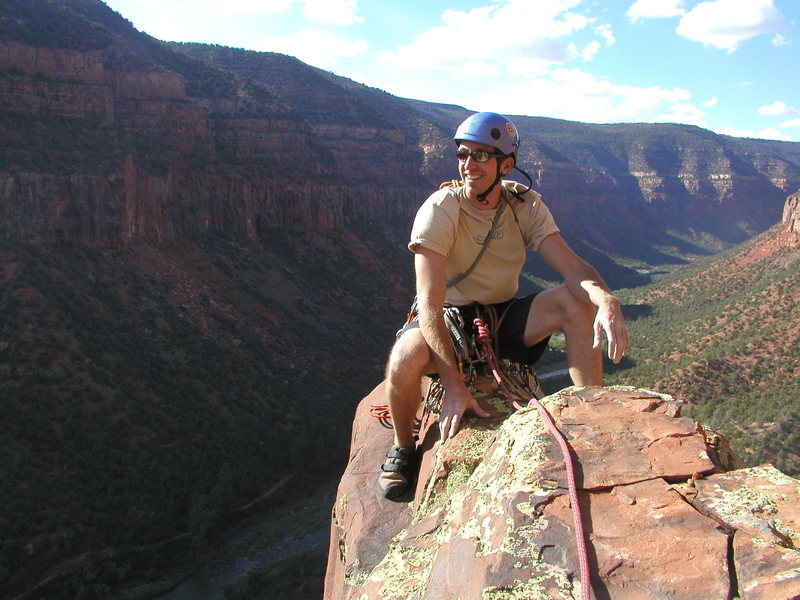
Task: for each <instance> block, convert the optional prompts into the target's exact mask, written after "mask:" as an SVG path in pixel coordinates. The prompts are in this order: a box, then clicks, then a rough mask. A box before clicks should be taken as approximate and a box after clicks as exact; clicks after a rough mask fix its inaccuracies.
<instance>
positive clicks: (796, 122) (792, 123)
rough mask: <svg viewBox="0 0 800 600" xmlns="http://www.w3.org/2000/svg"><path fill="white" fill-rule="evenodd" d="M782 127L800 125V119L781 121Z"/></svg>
mask: <svg viewBox="0 0 800 600" xmlns="http://www.w3.org/2000/svg"><path fill="white" fill-rule="evenodd" d="M781 127H800V119H790V120H789V121H784V122H783V123H781Z"/></svg>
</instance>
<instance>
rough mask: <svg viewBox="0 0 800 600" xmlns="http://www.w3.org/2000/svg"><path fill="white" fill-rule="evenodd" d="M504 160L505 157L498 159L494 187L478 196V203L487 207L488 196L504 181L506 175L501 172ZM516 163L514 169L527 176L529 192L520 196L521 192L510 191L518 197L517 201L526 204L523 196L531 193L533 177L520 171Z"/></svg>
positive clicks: (491, 186)
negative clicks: (501, 162)
mask: <svg viewBox="0 0 800 600" xmlns="http://www.w3.org/2000/svg"><path fill="white" fill-rule="evenodd" d="M503 158H505V157H500V158H498V159H497V177H495V178H494V182H493V183H492V185H490V186H489V187H488V188H487V189H486V191H485V192H483V193H481V194H478V202H480V203H481V204H484V205H485V204H489V201H488V200H487V199H486V196H488V195H489V194H491V193H492V190H493V189H494V188H495V186H496V185H497V184H498V183H500V181H501V180H502V179H503V175H504V173H502V172H501V171H500V161H502V160H503ZM514 163H515V164H514V167H513V168H514V169H516V170H517V171H519V172H520V173H522V174H523V175H524V176H525V178H526V179H527V180H528V189H527V190H525V191H524V192H522V194H520V193H519V192H516V191H514V190H510V191H511V193H512V194H513V195H514V196H516V197H517V199H518V200H520V201H521V202H524V201H525V199H524V198H523V197H522V195H523V194H525V193H526V192H528V191H530V189H531V188H532V187H533V180H532V179H531V176H530V175H528V174H527V173H526V172H525V171H523V170H522V169H520V168H519V167H518V166H517V165H516V161H514Z"/></svg>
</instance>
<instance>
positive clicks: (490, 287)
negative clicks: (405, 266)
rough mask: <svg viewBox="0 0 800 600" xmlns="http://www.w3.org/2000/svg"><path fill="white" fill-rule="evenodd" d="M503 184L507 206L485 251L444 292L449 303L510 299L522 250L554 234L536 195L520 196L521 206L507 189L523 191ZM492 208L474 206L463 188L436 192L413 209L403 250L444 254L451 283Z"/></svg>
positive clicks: (477, 243)
mask: <svg viewBox="0 0 800 600" xmlns="http://www.w3.org/2000/svg"><path fill="white" fill-rule="evenodd" d="M502 186H503V189H502V198H503V200H504V201H505V202H506V203H507V204H506V206H505V207H504V208H503V212H502V213H501V215H500V221H499V223H498V225H497V228H496V230H495V232H494V234H493V237H492V240H491V241H490V242H489V247H488V248H487V250H486V252H485V253H484V255H483V256H482V257H481V259H480V261H479V262H478V264H477V265H476V266H475V269H474V270H473V271H472V273H470V274H469V276H468V277H467V278H466V279H464V280H462V281H461V282H460V283H458V284H456V285H455V286H453V287H450V288H448V289H447V294H446V297H445V302H447V303H448V304H452V305H454V306H463V305H465V304H470V303H472V302H480V303H481V304H494V303H496V302H504V301H505V300H510V299H511V298H513V297H514V294H516V292H517V289H518V288H519V275H520V272H521V271H522V266H523V265H524V264H525V249H526V248H532V249H533V250H538V248H539V244H541V242H542V240H543V239H544V238H546V237H547V236H548V235H552V234H553V233H557V232H558V231H559V229H558V227H557V226H556V224H555V221H554V220H553V217H552V215H551V214H550V210H549V209H548V208H547V206H545V205H544V203H543V202H542V198H541V195H539V194H538V193H536V192H534V191H532V190H531V191H528V192H527V193H526V194H524V196H523V197H524V198H525V202H520V201H519V200H518V199H517V198H515V197H514V196H513V195H512V194H511V193H510V192H509V191H508V189H507V188H513V189H514V190H516V191H517V192H518V193H522V192H523V191H524V190H526V189H527V188H526V186H524V185H522V184H519V183H517V182H515V181H503V183H502ZM495 210H497V209H494V210H479V209H477V208H475V207H474V206H473V205H472V203H471V202H470V201H469V199H467V197H466V195H465V194H464V188H463V187H457V188H444V189H441V190H439V191H438V192H435V193H434V194H432V195H431V196H430V197H429V198H428V199H427V200H426V201H425V203H424V204H423V205H422V206H421V207H420V209H419V210H418V211H417V216H416V218H415V219H414V225H413V227H412V228H411V241H410V242H409V244H408V247H409V249H410V250H412V251H414V250H415V249H416V248H417V247H419V246H422V247H424V248H428V249H430V250H433V251H434V252H438V253H439V254H443V255H444V256H446V257H447V281H450V280H451V279H453V278H455V277H458V276H459V275H461V274H462V273H464V272H465V271H466V270H467V269H468V268H469V266H470V265H471V264H472V262H473V261H474V260H475V257H476V256H477V255H478V253H479V252H480V250H481V246H482V245H483V240H484V239H485V237H486V234H487V233H489V230H490V228H491V226H492V219H494V216H495ZM515 214H516V218H515ZM517 221H519V223H518V222H517Z"/></svg>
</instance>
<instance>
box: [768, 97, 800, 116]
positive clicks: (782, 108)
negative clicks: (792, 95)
mask: <svg viewBox="0 0 800 600" xmlns="http://www.w3.org/2000/svg"><path fill="white" fill-rule="evenodd" d="M758 114H760V115H767V116H770V117H792V116H794V115H797V114H800V111H798V110H797V109H796V108H792V107H791V106H788V105H787V104H786V103H784V102H781V101H780V100H776V101H775V102H773V103H772V104H767V105H766V106H762V107H761V108H759V109H758Z"/></svg>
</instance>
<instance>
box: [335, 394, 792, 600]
mask: <svg viewBox="0 0 800 600" xmlns="http://www.w3.org/2000/svg"><path fill="white" fill-rule="evenodd" d="M481 387H482V388H483V389H482V391H479V392H478V397H479V399H480V401H481V402H482V403H484V404H485V405H487V406H490V407H493V409H494V411H495V412H496V413H497V414H496V416H495V417H492V418H489V419H480V420H479V419H472V420H467V421H466V422H465V426H464V427H463V428H462V430H461V431H460V432H459V433H458V435H457V436H456V437H455V438H454V439H452V440H451V441H449V442H448V443H447V444H445V445H441V444H440V443H439V442H438V439H437V438H438V429H437V427H436V423H435V421H434V420H433V419H432V418H431V417H430V416H426V417H425V418H424V419H423V422H422V424H421V427H420V452H421V453H422V461H421V468H420V474H419V477H418V480H417V482H416V487H415V490H414V492H413V499H412V498H410V497H409V498H407V499H406V501H405V502H397V503H393V502H389V501H386V500H384V499H382V498H381V497H380V494H379V492H378V490H377V473H378V468H379V465H380V464H381V462H382V457H383V454H384V453H385V451H386V449H387V448H388V446H389V445H390V444H391V429H390V428H389V427H388V423H386V422H385V421H381V420H380V419H377V418H375V417H373V416H371V414H370V412H371V409H372V407H374V406H379V405H381V404H383V403H384V393H383V384H381V385H379V386H378V387H377V388H376V389H375V390H373V392H372V393H371V394H370V395H369V396H367V397H366V398H365V399H364V400H363V401H362V402H361V404H360V405H359V408H358V410H357V413H356V417H355V422H354V427H353V437H352V448H351V455H350V461H349V464H348V466H347V469H346V471H345V473H344V475H343V477H342V480H341V483H340V486H339V491H338V496H337V499H336V503H335V506H334V509H333V522H332V532H331V533H332V535H331V546H330V555H329V561H328V571H327V576H326V587H325V599H326V600H344V599H350V598H353V599H356V598H357V599H359V600H368V599H376V600H377V599H398V600H399V599H404V600H407V599H416V598H419V599H423V598H425V599H431V600H433V599H437V600H441V599H444V598H453V599H456V598H461V599H464V600H466V599H473V598H476V599H477V598H486V599H493V600H500V599H509V600H510V599H528V600H531V599H535V598H542V599H545V598H546V599H550V598H556V599H557V598H580V597H581V595H580V594H581V585H584V584H585V582H581V581H579V576H578V574H579V566H578V565H579V563H578V555H577V551H576V547H577V546H576V543H575V540H574V537H573V530H574V526H573V521H572V514H571V509H570V505H569V496H568V494H567V489H566V487H567V486H566V473H565V470H564V467H563V460H562V457H561V455H560V451H559V448H558V445H557V443H556V442H555V440H554V439H552V437H551V436H550V434H549V432H548V431H547V429H546V427H545V426H544V424H543V423H542V420H541V418H540V416H539V414H538V413H537V411H536V410H535V409H534V408H527V409H524V410H522V411H519V412H511V411H509V410H508V408H507V402H506V401H505V399H503V398H502V396H500V395H499V394H498V392H497V390H496V389H494V387H493V386H491V385H489V384H488V383H486V384H484V385H483V386H481ZM544 403H545V405H546V407H547V409H548V411H549V412H550V413H551V415H552V416H553V418H554V420H555V422H556V424H557V426H558V427H559V429H560V430H561V431H562V433H563V434H564V436H565V437H566V439H567V440H568V442H569V444H570V446H571V448H572V451H573V453H574V458H575V463H576V478H577V483H578V488H579V498H580V509H581V512H582V522H583V527H584V530H585V533H586V538H587V540H586V542H587V549H588V560H589V564H590V572H591V579H592V581H591V586H592V592H593V597H594V598H597V599H603V598H613V599H614V600H617V599H646V598H653V599H656V598H680V599H687V600H688V599H697V600H700V599H703V600H708V599H710V598H720V599H727V598H736V597H739V598H743V599H744V598H747V599H764V600H767V599H769V600H776V599H788V598H793V597H797V594H800V550H798V547H800V482H798V481H797V480H796V479H793V478H791V477H788V476H786V475H784V474H783V473H781V472H780V471H777V470H776V469H774V468H772V467H771V466H769V465H765V466H761V467H757V468H751V469H735V470H732V471H726V468H731V467H735V466H736V464H735V459H728V458H726V453H725V452H724V449H725V442H724V440H721V439H720V438H719V437H718V436H716V435H715V434H713V432H707V431H704V430H703V428H702V427H701V426H700V425H699V424H698V423H697V422H695V421H693V420H691V419H688V418H683V417H680V402H678V401H675V400H674V399H672V398H671V397H669V396H665V395H662V394H657V393H655V392H651V391H646V390H637V389H633V388H622V387H616V388H600V387H596V388H568V389H566V390H563V391H561V392H559V393H558V394H555V395H552V396H549V397H548V398H546V399H545V401H544ZM723 462H724V463H726V464H725V465H723ZM409 496H411V494H409Z"/></svg>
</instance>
